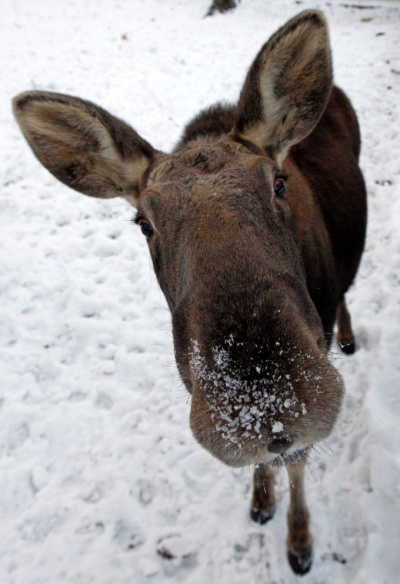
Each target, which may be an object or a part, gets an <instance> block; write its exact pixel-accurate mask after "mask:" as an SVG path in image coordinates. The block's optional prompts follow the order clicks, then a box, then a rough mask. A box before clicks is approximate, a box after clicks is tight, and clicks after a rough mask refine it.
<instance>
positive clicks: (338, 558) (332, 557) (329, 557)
mask: <svg viewBox="0 0 400 584" xmlns="http://www.w3.org/2000/svg"><path fill="white" fill-rule="evenodd" d="M321 559H322V560H323V561H331V562H332V561H333V562H337V563H338V564H342V566H344V565H345V564H347V560H346V558H344V557H343V556H342V554H338V553H337V552H333V553H331V554H324V555H323V556H322V557H321Z"/></svg>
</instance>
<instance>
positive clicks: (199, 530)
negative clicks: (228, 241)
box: [0, 0, 400, 584]
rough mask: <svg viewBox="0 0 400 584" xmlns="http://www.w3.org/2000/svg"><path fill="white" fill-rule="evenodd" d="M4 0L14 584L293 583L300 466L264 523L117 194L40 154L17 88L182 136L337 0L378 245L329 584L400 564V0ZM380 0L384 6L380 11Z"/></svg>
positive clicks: (329, 505) (317, 534) (8, 458)
mask: <svg viewBox="0 0 400 584" xmlns="http://www.w3.org/2000/svg"><path fill="white" fill-rule="evenodd" d="M210 1H211V0H191V1H190V0H175V1H172V0H171V1H170V2H167V1H163V0H129V1H128V0H109V1H107V0H80V1H78V0H60V1H59V2H54V1H53V0H25V1H24V0H3V2H2V18H1V24H0V27H1V34H0V46H1V55H2V57H1V58H2V63H1V65H2V66H1V79H2V84H1V85H2V91H1V94H0V102H1V108H0V112H1V113H0V116H1V135H2V146H1V149H0V155H1V164H0V168H1V180H0V188H1V193H0V222H1V242H0V249H1V254H0V299H1V303H0V323H1V328H0V343H1V352H0V363H1V366H0V493H1V494H0V582H1V583H2V584H3V583H4V584H55V583H57V584H58V583H63V582H65V583H68V584H88V583H90V582H92V583H95V584H111V583H112V584H127V583H133V584H153V583H155V584H159V583H168V582H171V583H172V582H176V583H178V582H179V583H185V584H186V583H187V584H188V583H190V584H217V583H218V584H243V583H244V584H253V583H254V584H259V583H264V582H265V583H270V584H278V583H279V584H290V583H292V582H295V581H297V577H296V576H294V575H293V574H292V572H291V570H290V568H289V566H288V564H287V561H286V550H285V537H286V510H287V504H288V491H287V477H286V473H281V475H280V476H279V477H278V486H277V491H278V499H279V507H278V511H277V514H276V516H275V518H274V520H273V521H272V522H270V523H269V524H267V525H266V526H264V527H260V526H257V525H255V524H253V523H252V522H251V521H250V519H249V500H250V494H251V476H252V471H251V469H239V470H232V469H230V468H227V467H224V466H223V465H221V464H220V463H218V462H217V461H216V460H214V459H212V457H211V456H210V455H209V454H208V453H207V452H206V451H204V450H202V449H201V448H200V447H199V446H198V445H197V444H196V443H195V441H194V439H193V438H192V436H191V433H190V430H189V425H188V413H189V403H188V397H187V395H186V393H185V391H184V389H183V388H182V386H181V384H180V382H179V379H178V376H177V372H176V369H175V366H174V360H173V352H172V339H171V334H170V319H169V313H168V310H167V308H166V303H165V301H164V299H163V297H162V294H161V292H160V291H159V289H158V286H157V283H156V280H155V277H154V275H153V273H152V267H151V263H150V259H149V254H148V251H147V249H146V244H145V241H144V238H143V236H142V235H141V234H140V232H139V230H138V229H137V228H136V226H134V225H133V224H132V223H130V219H131V217H132V215H133V213H132V209H131V208H129V207H128V205H127V204H126V203H124V202H122V201H116V200H111V201H100V200H96V199H89V198H87V197H84V196H81V195H79V194H78V193H75V192H73V191H70V190H68V189H67V188H66V187H63V186H62V185H60V184H59V183H57V182H56V181H55V179H53V178H52V177H51V176H50V175H49V174H48V173H47V172H46V171H45V170H44V169H43V168H42V167H41V166H40V165H39V163H38V162H37V161H36V159H35V158H34V157H33V155H32V153H31V151H30V150H29V148H28V146H27V145H26V143H25V141H24V139H23V137H22V135H21V134H20V132H19V130H18V128H17V125H16V123H15V121H14V120H13V118H12V115H11V109H10V100H11V98H12V96H13V95H15V94H16V93H19V92H21V91H23V90H27V89H32V88H39V89H46V90H54V91H59V92H63V93H71V94H75V95H80V96H81V97H85V98H87V99H90V100H92V101H94V102H97V103H99V104H101V105H103V106H104V107H106V108H107V109H109V110H111V111H112V112H113V113H115V114H116V115H118V116H119V117H122V118H123V119H126V120H127V121H129V122H131V123H132V125H133V126H134V127H135V128H136V129H137V130H138V131H139V132H140V133H141V134H142V135H143V136H144V137H145V138H146V139H147V140H149V141H150V142H151V143H152V144H153V145H154V146H156V147H158V148H159V149H165V150H167V149H170V148H171V147H172V145H173V144H174V142H176V140H177V139H178V137H179V134H180V131H181V129H182V127H183V125H184V123H185V122H186V121H188V120H189V119H190V117H191V116H192V115H193V114H195V113H196V112H197V111H198V110H199V109H200V108H202V107H203V106H206V105H209V104H211V103H213V102H215V101H218V100H221V99H225V100H226V99H227V100H235V99H236V98H237V95H238V92H239V89H240V86H241V83H242V81H243V79H244V76H245V73H246V71H247V68H248V66H249V65H250V63H251V61H252V59H253V58H254V56H255V54H256V52H257V51H258V49H259V48H260V46H261V45H262V44H263V43H264V42H265V41H266V40H267V38H268V37H269V35H270V34H271V33H273V32H274V31H275V29H276V28H277V27H278V26H280V25H281V24H283V22H284V21H286V20H287V19H288V18H290V17H291V16H293V15H294V14H296V13H297V12H298V11H300V10H302V9H304V8H309V7H318V8H321V9H323V10H324V11H325V13H326V15H327V17H328V20H329V23H330V27H331V37H332V47H333V56H334V64H335V75H336V81H337V83H338V84H339V85H340V86H341V87H342V88H343V89H345V90H346V92H347V93H348V95H349V96H350V97H351V99H352V101H353V103H354V105H355V108H356V110H357V112H358V115H359V119H360V123H361V128H362V134H363V150H362V168H363V171H364V173H365V178H366V182H367V187H368V192H369V226H368V239H367V245H366V251H365V255H364V258H363V262H362V266H361V269H360V272H359V276H358V278H357V281H356V283H355V285H354V287H353V288H352V290H351V292H350V294H349V295H348V304H349V308H350V310H351V313H352V317H353V323H354V328H355V331H356V334H357V340H358V351H357V353H356V354H355V355H354V356H352V357H345V356H342V355H341V354H340V353H339V352H338V351H337V350H336V349H335V348H334V351H333V357H332V358H333V359H334V360H335V363H336V365H337V367H338V368H339V369H340V370H341V372H342V374H343V376H344V379H345V382H346V386H347V394H346V399H345V404H344V408H343V412H342V415H341V418H340V421H339V423H338V424H337V427H336V429H335V431H334V434H333V436H332V438H331V440H330V442H329V443H328V444H325V445H321V448H320V451H319V452H317V453H316V454H315V460H314V461H313V463H312V464H311V465H310V467H309V469H308V473H307V487H308V503H309V507H310V509H311V513H312V531H313V535H314V539H315V561H314V566H313V568H312V571H311V572H310V574H308V575H307V576H305V577H304V578H303V581H304V582H306V583H310V584H311V583H312V584H327V583H329V584H349V583H354V584H364V583H366V584H376V583H379V584H395V583H397V582H399V574H400V553H399V549H400V155H399V153H400V93H399V89H400V2H399V1H396V0H391V1H390V0H376V1H372V0H371V1H365V0H358V1H357V3H356V4H357V5H362V6H363V7H364V8H363V9H361V8H355V7H352V6H350V5H351V4H352V2H351V1H349V2H347V3H346V2H334V1H333V0H331V2H315V3H313V2H309V1H308V0H304V1H303V2H301V1H290V0H280V1H279V2H273V1H267V0H242V2H241V3H240V5H239V7H238V8H237V9H236V10H235V11H233V12H231V13H228V14H225V15H216V16H214V17H212V18H206V19H205V18H203V16H204V14H205V13H206V11H207V8H208V6H209V4H210ZM368 6H371V8H368Z"/></svg>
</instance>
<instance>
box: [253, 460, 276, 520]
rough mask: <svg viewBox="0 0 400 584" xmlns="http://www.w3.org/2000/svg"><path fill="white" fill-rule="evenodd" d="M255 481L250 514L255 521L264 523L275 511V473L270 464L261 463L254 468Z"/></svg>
mask: <svg viewBox="0 0 400 584" xmlns="http://www.w3.org/2000/svg"><path fill="white" fill-rule="evenodd" d="M253 482H254V487H253V498H252V501H251V510H250V516H251V518H252V519H253V521H256V522H257V523H260V524H261V525H263V524H264V523H267V521H269V520H270V519H272V517H273V516H274V513H275V493H274V484H275V477H274V473H273V471H272V470H271V468H270V467H269V466H268V465H266V464H259V465H257V466H256V467H255V469H254V479H253Z"/></svg>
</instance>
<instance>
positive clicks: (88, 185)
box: [13, 91, 156, 204]
mask: <svg viewBox="0 0 400 584" xmlns="http://www.w3.org/2000/svg"><path fill="white" fill-rule="evenodd" d="M13 109H14V114H15V117H16V119H17V121H18V123H19V125H20V127H21V129H22V132H23V134H24V136H25V138H26V139H27V141H28V143H29V145H30V146H31V148H32V150H33V152H34V153H35V155H36V156H37V158H38V159H39V160H40V162H41V163H42V164H43V165H44V166H45V167H46V168H47V169H48V170H49V171H50V172H51V173H52V174H53V175H54V176H55V177H56V178H57V179H58V180H60V181H61V182H63V183H64V184H66V185H67V186H69V187H71V188H73V189H75V190H77V191H79V192H81V193H84V194H86V195H90V196H92V197H101V198H109V197H117V196H121V197H125V198H126V199H127V200H129V202H131V203H132V204H135V203H136V200H137V198H138V196H139V192H140V188H141V181H142V179H143V176H144V174H145V172H146V170H147V168H148V166H149V165H150V163H151V161H152V160H153V158H154V156H155V154H156V151H155V150H154V149H153V148H152V147H151V146H150V144H148V142H146V141H145V140H143V138H141V137H140V136H139V135H138V134H137V133H136V132H135V130H133V128H131V127H130V126H129V125H128V124H126V123H125V122H123V121H122V120H120V119H118V118H116V117H115V116H113V115H111V114H110V113H108V112H107V111H106V110H104V109H103V108H101V107H99V106H97V105H95V104H93V103H91V102H88V101H85V100H83V99H79V98H77V97H72V96H68V95H62V94H57V93H49V92H42V91H32V92H26V93H23V94H21V95H19V96H17V97H16V98H14V101H13Z"/></svg>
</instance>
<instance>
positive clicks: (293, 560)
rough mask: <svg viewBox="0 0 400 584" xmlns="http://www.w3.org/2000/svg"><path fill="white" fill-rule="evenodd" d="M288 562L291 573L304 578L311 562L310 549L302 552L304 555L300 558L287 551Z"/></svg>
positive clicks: (311, 554)
mask: <svg viewBox="0 0 400 584" xmlns="http://www.w3.org/2000/svg"><path fill="white" fill-rule="evenodd" d="M288 560H289V564H290V567H291V568H292V570H293V572H294V573H295V574H298V575H299V576H304V574H307V572H309V571H310V570H311V566H312V561H313V551H312V548H311V549H310V550H308V551H306V552H304V554H302V555H301V556H296V555H295V554H293V553H292V552H290V551H288Z"/></svg>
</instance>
